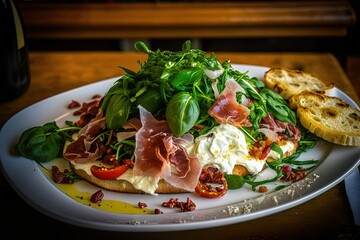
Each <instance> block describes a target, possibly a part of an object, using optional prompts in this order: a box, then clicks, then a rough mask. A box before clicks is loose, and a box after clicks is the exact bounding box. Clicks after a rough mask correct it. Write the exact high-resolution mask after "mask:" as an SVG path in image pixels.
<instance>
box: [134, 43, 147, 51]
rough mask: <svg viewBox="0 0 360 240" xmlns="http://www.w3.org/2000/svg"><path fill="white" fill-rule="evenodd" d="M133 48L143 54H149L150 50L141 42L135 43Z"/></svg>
mask: <svg viewBox="0 0 360 240" xmlns="http://www.w3.org/2000/svg"><path fill="white" fill-rule="evenodd" d="M134 47H135V49H136V50H138V51H139V52H144V53H149V52H151V50H150V49H149V47H148V46H147V45H146V44H145V43H144V42H142V41H137V42H136V43H135V44H134Z"/></svg>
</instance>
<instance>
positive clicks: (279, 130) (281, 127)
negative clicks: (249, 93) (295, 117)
mask: <svg viewBox="0 0 360 240" xmlns="http://www.w3.org/2000/svg"><path fill="white" fill-rule="evenodd" d="M259 125H260V126H261V127H262V128H266V129H268V130H267V131H263V132H264V134H265V135H267V136H268V137H269V138H271V139H274V138H277V139H278V140H291V141H295V142H297V141H300V139H301V132H300V130H299V129H298V128H297V127H296V126H294V124H292V123H288V122H282V121H280V120H278V119H276V118H275V117H274V116H273V115H272V114H270V113H268V114H267V116H266V117H264V118H263V119H262V120H261V122H260V123H259ZM270 135H271V137H270ZM274 135H275V137H274Z"/></svg>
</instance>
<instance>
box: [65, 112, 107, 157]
mask: <svg viewBox="0 0 360 240" xmlns="http://www.w3.org/2000/svg"><path fill="white" fill-rule="evenodd" d="M102 129H105V118H104V117H103V114H102V112H99V113H98V115H97V116H96V117H95V118H93V119H91V120H90V122H89V123H88V124H86V125H85V126H84V127H83V128H82V129H81V130H80V131H79V133H78V137H77V139H76V140H75V141H73V142H71V143H70V144H69V145H68V146H67V147H66V148H65V152H64V155H63V156H64V158H65V159H67V160H70V161H75V162H76V163H88V162H94V161H96V160H97V159H99V158H100V157H101V156H102V152H101V149H100V147H101V145H100V143H99V142H98V141H97V140H96V136H97V135H98V134H99V132H100V131H101V130H102Z"/></svg>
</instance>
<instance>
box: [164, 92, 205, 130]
mask: <svg viewBox="0 0 360 240" xmlns="http://www.w3.org/2000/svg"><path fill="white" fill-rule="evenodd" d="M199 115H200V109H199V105H198V103H197V102H196V101H195V99H194V98H193V97H192V96H191V94H189V93H187V92H179V93H177V94H175V95H174V96H172V98H171V99H170V101H169V103H168V105H167V107H166V119H167V122H168V124H169V128H170V130H171V132H172V133H173V134H174V136H176V137H180V136H182V135H183V134H184V133H186V132H188V131H189V130H190V129H191V128H192V127H193V126H194V125H195V123H196V121H197V120H198V118H199Z"/></svg>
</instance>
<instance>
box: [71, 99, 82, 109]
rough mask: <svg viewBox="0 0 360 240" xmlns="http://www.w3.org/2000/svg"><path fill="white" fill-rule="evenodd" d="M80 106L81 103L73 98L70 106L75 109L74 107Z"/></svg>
mask: <svg viewBox="0 0 360 240" xmlns="http://www.w3.org/2000/svg"><path fill="white" fill-rule="evenodd" d="M80 106H81V104H80V103H79V102H78V101H75V100H72V101H71V103H69V105H68V108H69V109H73V108H78V107H80Z"/></svg>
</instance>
